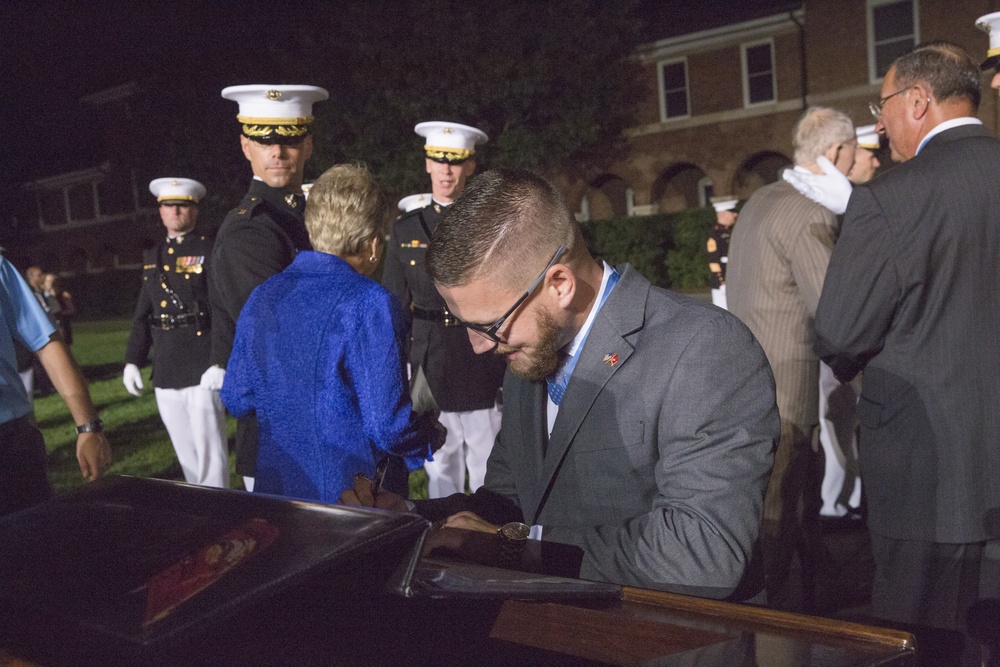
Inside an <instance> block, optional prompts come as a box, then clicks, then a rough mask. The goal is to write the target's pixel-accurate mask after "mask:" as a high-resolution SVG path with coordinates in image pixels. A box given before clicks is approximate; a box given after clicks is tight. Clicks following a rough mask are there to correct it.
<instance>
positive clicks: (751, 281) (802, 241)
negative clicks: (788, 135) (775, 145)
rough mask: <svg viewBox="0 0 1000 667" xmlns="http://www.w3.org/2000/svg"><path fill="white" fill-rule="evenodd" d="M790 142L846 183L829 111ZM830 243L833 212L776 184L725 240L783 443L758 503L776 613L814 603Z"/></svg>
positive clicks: (838, 131)
mask: <svg viewBox="0 0 1000 667" xmlns="http://www.w3.org/2000/svg"><path fill="white" fill-rule="evenodd" d="M793 143H794V146H795V169H796V170H805V171H808V172H811V173H821V172H822V169H821V167H820V166H819V165H818V164H817V159H818V158H820V157H826V158H827V159H829V161H830V162H831V163H832V164H833V166H834V167H835V168H836V169H837V170H838V171H840V172H841V173H843V174H845V175H846V174H847V172H848V171H849V170H850V168H851V166H852V165H853V164H854V151H855V148H856V146H857V140H856V139H855V134H854V126H853V124H852V123H851V120H850V118H848V117H847V116H846V115H844V114H843V113H841V112H839V111H835V110H834V109H829V108H824V107H813V108H810V109H808V110H807V111H806V112H805V114H803V116H802V118H801V119H800V120H799V123H798V124H797V125H796V128H795V134H794V139H793ZM836 235H837V218H836V216H835V215H834V214H833V212H831V211H830V210H829V209H827V208H825V207H823V206H820V205H819V204H817V203H816V202H814V201H812V200H811V199H809V198H807V197H805V196H803V195H802V194H800V193H799V192H798V191H797V190H796V189H795V188H794V187H792V186H791V185H790V184H789V183H787V182H785V181H784V180H779V181H778V182H776V183H772V184H771V185H768V186H765V187H763V188H761V189H760V190H758V191H757V192H755V193H754V195H753V196H752V197H750V199H749V201H747V203H746V205H745V206H744V207H743V211H742V212H741V213H740V224H739V225H737V226H736V227H735V229H734V231H733V235H732V238H731V239H730V247H729V267H728V269H727V274H726V282H727V284H728V288H727V289H728V292H729V293H728V295H727V296H728V301H729V310H730V311H731V312H732V313H733V314H734V315H736V316H737V317H739V318H740V319H741V320H743V321H744V322H745V323H746V324H747V326H749V327H750V330H751V331H752V332H753V334H754V336H755V337H756V338H757V340H758V341H760V344H761V346H763V348H764V352H765V353H766V354H767V359H768V361H769V362H770V364H771V370H772V371H773V372H774V378H775V383H776V385H777V394H778V412H779V414H780V416H781V439H780V441H779V443H778V451H777V453H776V455H775V461H774V470H773V472H772V474H771V481H770V484H769V485H768V490H767V496H766V498H765V501H764V523H763V526H762V536H763V547H764V561H765V566H766V570H767V585H768V598H769V601H770V603H771V604H772V605H773V606H775V607H778V608H782V609H798V610H802V609H804V610H806V611H808V610H809V608H810V606H811V604H812V598H811V592H812V591H811V586H810V585H809V583H808V582H809V578H808V575H809V573H810V572H811V566H812V565H813V564H814V563H815V560H816V557H817V555H816V554H815V553H814V551H813V550H812V549H810V548H809V547H810V546H811V545H816V544H817V541H816V540H815V539H813V540H809V539H805V538H806V537H807V535H808V527H809V526H808V524H810V523H812V524H813V528H814V529H815V523H814V522H815V521H816V520H818V514H819V503H820V494H819V482H820V481H821V477H822V467H821V460H820V459H819V458H818V456H817V454H816V448H815V443H814V435H813V434H814V431H815V430H816V428H817V425H818V421H819V417H818V407H817V406H818V403H819V394H818V386H819V360H818V358H817V357H816V355H815V353H814V352H813V351H812V345H813V317H814V316H815V313H816V305H817V303H818V302H819V295H820V293H821V291H822V289H823V278H824V277H825V275H826V267H827V264H828V263H829V261H830V253H831V251H832V249H833V243H834V240H835V239H836ZM814 537H815V535H814ZM802 547H806V548H805V549H803V548H802ZM797 548H798V549H797ZM796 550H798V551H799V553H800V562H801V564H802V568H803V574H804V576H803V580H804V584H805V586H804V587H805V591H804V596H805V597H804V599H802V600H801V601H799V600H798V599H796V598H797V596H796V595H795V594H794V586H791V585H790V584H791V582H790V581H789V579H788V571H789V568H790V566H791V563H792V558H793V556H794V554H795V551H796Z"/></svg>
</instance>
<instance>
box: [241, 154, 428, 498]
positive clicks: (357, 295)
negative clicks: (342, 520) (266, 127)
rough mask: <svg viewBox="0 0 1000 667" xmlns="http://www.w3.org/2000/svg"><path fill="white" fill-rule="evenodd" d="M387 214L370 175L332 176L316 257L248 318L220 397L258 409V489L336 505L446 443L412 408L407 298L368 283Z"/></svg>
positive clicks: (321, 199) (313, 232) (320, 199)
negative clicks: (382, 471)
mask: <svg viewBox="0 0 1000 667" xmlns="http://www.w3.org/2000/svg"><path fill="white" fill-rule="evenodd" d="M385 214H386V199H385V196H384V194H383V193H382V191H381V189H380V188H379V186H378V184H377V183H376V182H375V179H374V177H372V175H371V174H370V173H369V172H368V171H367V169H365V168H363V167H358V166H352V165H338V166H335V167H333V168H331V169H329V170H328V171H327V172H326V173H324V174H323V175H322V176H321V177H320V178H319V179H317V181H316V182H315V184H314V185H313V187H312V189H311V190H310V192H309V200H308V203H307V205H306V213H305V224H306V228H307V230H308V232H309V238H310V241H311V242H312V245H313V248H314V250H312V251H302V252H299V254H298V255H297V256H296V258H295V260H294V261H293V262H292V264H291V265H290V266H289V267H288V268H286V269H285V270H284V271H282V272H281V273H278V274H276V275H274V276H272V277H271V278H270V279H268V280H267V281H266V282H264V283H263V284H262V285H260V286H259V287H258V288H257V289H255V290H254V291H253V293H252V294H251V295H250V298H249V300H248V301H247V303H246V305H245V306H244V307H243V310H242V312H241V313H240V317H239V320H238V322H237V327H236V340H235V342H234V344H233V351H232V354H231V355H230V357H229V362H228V364H227V366H226V376H225V382H224V384H223V387H222V392H221V396H222V401H223V402H224V403H225V405H226V407H227V408H228V409H229V411H230V412H231V413H232V414H234V415H236V416H237V417H240V416H243V415H245V414H247V413H248V412H250V411H256V413H257V424H258V427H259V431H260V451H259V454H258V458H257V469H256V475H255V478H256V482H255V484H254V491H255V492H261V493H270V494H275V495H282V496H288V497H293V498H301V499H307V500H315V501H320V502H326V503H335V502H337V500H338V499H339V498H340V493H341V491H342V490H343V489H345V488H348V487H350V486H352V485H353V479H354V476H355V475H356V474H357V473H364V474H366V475H369V476H373V475H374V473H375V468H376V463H377V461H378V460H379V459H381V458H382V457H383V456H384V455H385V454H394V455H396V456H398V457H401V458H402V460H403V461H404V462H405V467H406V468H407V469H409V470H414V469H416V468H418V467H420V466H421V465H423V462H424V459H426V458H427V457H428V456H429V454H430V447H431V446H432V445H433V446H435V447H436V446H437V442H438V440H439V439H440V438H441V433H440V427H439V426H438V425H437V421H436V419H435V418H434V415H432V414H430V413H428V414H425V415H421V416H419V417H417V416H415V415H413V414H412V411H411V404H410V397H409V391H408V388H407V378H406V367H405V359H404V349H405V347H404V337H405V334H406V332H405V324H404V320H403V316H402V312H401V311H400V306H399V302H398V301H397V300H396V298H395V297H394V296H393V295H392V294H390V293H389V292H388V291H386V290H385V289H384V288H383V287H382V286H381V285H379V284H378V283H377V282H375V281H374V280H372V279H371V278H369V277H368V276H369V275H370V274H371V273H372V272H373V271H374V270H375V267H376V266H377V265H378V261H379V258H380V256H381V253H382V246H383V239H384V237H385V233H386V231H387V229H386V227H387V225H386V222H387V220H386V215H385ZM401 468H402V466H400V469H401ZM403 484H405V472H404V474H403Z"/></svg>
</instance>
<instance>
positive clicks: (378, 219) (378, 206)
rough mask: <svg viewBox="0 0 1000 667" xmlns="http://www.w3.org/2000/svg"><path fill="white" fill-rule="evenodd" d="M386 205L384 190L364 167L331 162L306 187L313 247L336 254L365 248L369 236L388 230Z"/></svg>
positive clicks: (342, 254)
mask: <svg viewBox="0 0 1000 667" xmlns="http://www.w3.org/2000/svg"><path fill="white" fill-rule="evenodd" d="M387 208H388V200H387V199H386V196H385V192H384V191H383V190H382V188H381V186H379V184H378V182H377V181H376V180H375V177H374V176H373V175H372V174H371V172H370V171H368V169H367V168H366V167H364V166H363V165H356V164H338V165H334V166H333V167H330V168H329V169H327V170H326V171H325V172H323V175H322V176H320V177H319V178H317V179H316V182H315V183H313V186H312V188H311V189H310V190H309V199H308V201H307V202H306V213H305V217H306V231H308V232H309V240H310V241H311V242H312V245H313V248H314V249H315V250H318V251H319V252H325V253H328V254H331V255H337V256H338V257H349V256H351V255H358V254H362V253H365V252H368V247H367V246H368V243H369V242H370V241H371V239H372V237H374V236H380V237H381V236H385V234H386V233H387V232H388V227H389V222H390V221H389V219H388V217H387Z"/></svg>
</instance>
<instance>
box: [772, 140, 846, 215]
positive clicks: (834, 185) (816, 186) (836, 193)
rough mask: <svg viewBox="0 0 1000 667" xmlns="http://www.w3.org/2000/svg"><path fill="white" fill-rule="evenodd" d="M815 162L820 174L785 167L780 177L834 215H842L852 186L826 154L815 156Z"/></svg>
mask: <svg viewBox="0 0 1000 667" xmlns="http://www.w3.org/2000/svg"><path fill="white" fill-rule="evenodd" d="M816 164H817V166H819V168H820V169H821V170H822V171H823V173H822V174H810V173H805V172H803V171H801V170H795V169H786V170H785V172H784V173H783V174H782V178H784V179H785V180H786V181H787V182H788V183H789V184H791V186H792V187H794V188H795V189H796V190H798V191H799V192H800V193H801V194H802V195H804V196H806V197H808V198H809V199H812V200H813V201H814V202H816V203H817V204H819V205H820V206H824V207H826V208H828V209H830V210H831V211H832V212H833V213H834V214H835V215H842V214H843V213H844V211H846V210H847V201H848V200H849V199H850V198H851V192H852V191H853V189H854V186H853V185H851V182H850V181H849V180H847V176H844V175H843V174H842V173H840V170H839V169H837V168H836V167H835V166H833V163H832V162H830V160H828V159H827V158H826V156H824V155H820V156H819V157H818V158H816Z"/></svg>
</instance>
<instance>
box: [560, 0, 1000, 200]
mask: <svg viewBox="0 0 1000 667" xmlns="http://www.w3.org/2000/svg"><path fill="white" fill-rule="evenodd" d="M771 7H772V8H771V9H770V10H769V12H768V13H765V14H763V15H757V16H751V17H746V16H745V15H744V16H740V17H739V18H740V19H742V20H739V21H737V22H729V23H723V24H721V25H717V26H714V27H711V28H708V29H703V30H700V31H697V32H688V33H682V34H665V36H663V37H662V38H658V39H655V40H653V41H649V42H647V43H645V44H643V45H641V46H640V47H639V48H638V49H637V51H636V53H635V56H634V57H635V58H636V60H637V61H638V63H639V64H640V66H641V76H642V77H643V81H642V84H643V86H644V87H645V89H646V91H647V95H646V97H645V99H644V100H643V101H642V103H641V104H640V106H639V108H638V110H637V121H638V122H637V124H636V125H635V126H634V127H632V128H630V129H629V130H628V132H627V150H626V152H625V154H624V157H623V158H621V159H620V160H619V161H618V162H616V163H615V164H612V165H611V166H610V168H609V169H607V170H606V171H604V172H601V173H596V174H593V175H592V176H591V177H590V178H589V179H587V180H586V181H576V182H569V181H567V180H565V179H563V180H562V181H560V187H561V188H562V190H563V191H564V193H565V194H566V196H567V200H568V201H569V203H570V205H571V207H574V206H575V207H576V210H577V211H578V213H577V217H578V218H580V219H602V218H607V217H612V216H622V215H644V214H651V213H657V212H675V211H679V210H683V209H685V208H689V207H694V206H704V205H705V204H706V202H707V200H708V198H709V197H710V196H711V195H712V194H713V193H715V194H735V195H737V196H739V197H740V198H746V197H749V196H750V194H751V193H752V192H753V191H754V190H755V189H757V188H758V187H760V186H761V185H764V184H766V183H770V182H772V181H774V180H775V179H776V178H777V176H778V174H779V172H780V170H781V169H782V168H783V167H784V166H786V165H788V164H790V163H791V157H792V153H793V151H792V142H791V135H792V130H793V127H794V125H795V123H796V121H797V120H798V118H799V116H800V115H801V113H802V111H803V110H804V109H805V108H806V107H807V106H810V105H824V106H832V107H835V108H838V109H840V110H842V111H845V112H846V113H847V114H848V115H849V116H850V117H851V118H852V119H853V120H854V122H855V124H856V125H867V124H870V123H873V122H874V120H873V119H872V117H871V114H870V112H869V111H868V102H869V101H871V100H875V99H878V97H879V91H880V87H881V83H882V77H883V75H884V74H885V71H886V70H887V69H888V67H889V65H890V64H891V62H892V60H893V59H894V58H895V57H896V56H897V55H899V54H901V53H903V52H905V51H906V50H908V49H909V48H911V47H912V46H913V45H914V44H917V43H921V42H926V41H930V40H934V39H947V40H949V41H952V42H956V43H958V44H961V45H962V46H964V47H965V48H966V49H968V50H969V52H970V53H972V54H973V56H974V57H975V58H977V59H979V58H984V57H985V52H986V49H987V44H988V42H987V38H986V35H985V34H983V33H982V32H980V31H979V30H977V29H976V28H975V27H974V22H975V20H976V18H978V17H979V16H981V15H983V14H986V13H988V12H991V11H996V10H997V9H1000V2H997V0H805V1H804V2H791V3H780V2H779V3H774V4H772V6H771ZM774 8H777V9H780V10H782V11H776V10H775V9H774ZM726 18H727V17H726V16H720V17H719V19H720V20H722V21H725V20H726ZM731 19H732V15H730V21H731ZM664 24H665V25H666V26H669V21H665V22H664ZM665 30H666V31H667V33H669V27H666V28H665ZM988 83H989V79H988V78H985V77H984V95H983V103H982V105H981V107H980V118H981V119H982V120H983V122H984V123H985V124H986V126H987V127H988V128H990V129H991V130H992V131H993V132H994V133H998V130H1000V116H998V105H997V96H996V95H995V94H994V93H993V92H992V91H990V90H989V87H988ZM884 152H885V153H886V155H885V159H884V160H882V162H883V164H884V165H889V164H890V161H889V159H888V154H887V153H888V151H884Z"/></svg>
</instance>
